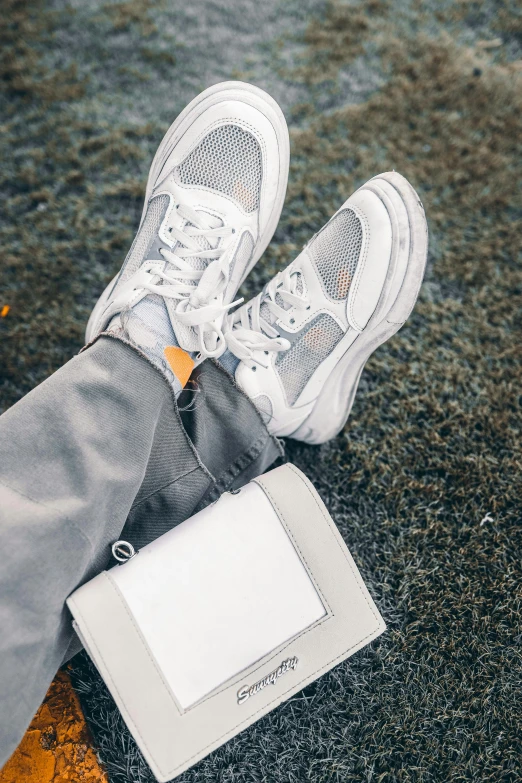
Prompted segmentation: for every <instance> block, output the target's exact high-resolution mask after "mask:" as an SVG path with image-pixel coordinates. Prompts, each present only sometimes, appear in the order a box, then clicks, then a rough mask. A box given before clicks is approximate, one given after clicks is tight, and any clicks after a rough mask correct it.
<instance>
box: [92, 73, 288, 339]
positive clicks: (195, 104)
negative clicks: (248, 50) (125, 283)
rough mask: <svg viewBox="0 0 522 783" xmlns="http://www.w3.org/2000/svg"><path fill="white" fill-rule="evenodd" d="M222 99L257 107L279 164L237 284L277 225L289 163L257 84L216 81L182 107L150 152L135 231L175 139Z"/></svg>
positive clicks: (272, 108) (279, 124)
mask: <svg viewBox="0 0 522 783" xmlns="http://www.w3.org/2000/svg"><path fill="white" fill-rule="evenodd" d="M224 100H240V101H246V102H247V103H250V104H251V105H252V106H255V107H257V108H259V110H260V111H262V112H263V114H265V116H266V117H267V118H268V119H269V121H270V123H271V125H272V127H273V128H274V131H275V134H276V137H277V142H278V146H279V155H280V163H281V165H280V172H279V173H280V177H279V182H278V188H277V196H276V198H275V199H274V203H273V205H272V211H271V213H270V218H269V220H268V222H267V225H266V227H265V230H264V231H263V233H262V234H260V236H259V239H258V241H257V247H256V252H255V253H254V256H253V258H252V261H251V262H250V264H249V266H248V268H247V269H246V270H245V273H244V275H243V277H242V278H241V281H240V283H239V285H241V284H242V283H243V281H244V280H245V278H246V277H247V275H248V274H249V273H250V271H251V270H252V269H253V267H254V266H255V265H256V263H257V262H258V261H259V259H260V258H261V256H262V255H263V253H264V252H265V250H266V248H267V247H268V244H269V242H270V240H271V239H272V237H273V235H274V232H275V230H276V228H277V224H278V222H279V218H280V215H281V211H282V209H283V204H284V200H285V195H286V188H287V183H288V168H289V165H290V140H289V136H288V127H287V124H286V120H285V117H284V114H283V112H282V111H281V109H280V107H279V105H278V104H277V103H276V101H275V100H274V99H273V98H272V97H271V96H270V95H268V93H266V92H265V91H264V90H261V89H260V88H259V87H255V86H254V85H253V84H247V83H246V82H221V83H220V84H215V85H214V86H213V87H209V88H208V89H206V90H204V91H203V92H202V93H200V94H199V95H197V96H196V97H195V98H194V99H193V100H192V101H191V102H190V103H189V104H188V105H187V106H186V107H185V108H184V109H183V111H182V112H181V114H179V115H178V117H176V119H175V120H174V122H173V123H172V125H171V126H170V128H169V129H168V131H167V132H166V134H165V136H164V137H163V139H162V140H161V142H160V144H159V147H158V149H157V150H156V154H155V155H154V158H153V160H152V164H151V167H150V170H149V176H148V178H147V187H146V191H145V200H144V203H143V210H142V213H141V219H140V225H139V227H138V231H139V229H140V228H141V224H142V222H143V220H144V217H145V213H146V211H147V204H148V202H149V198H150V196H151V194H152V192H153V190H154V189H155V188H156V187H157V185H158V183H159V182H160V181H161V173H162V169H163V167H164V165H165V162H166V161H167V160H168V158H169V156H170V154H171V152H172V150H173V149H174V147H175V146H176V144H177V143H178V141H179V139H180V138H181V137H182V136H183V135H184V133H185V132H186V130H187V128H188V127H190V125H191V124H192V123H193V122H194V120H195V119H196V118H197V117H198V116H199V115H200V114H202V113H203V112H204V111H206V110H207V109H208V108H210V106H213V105H214V104H216V103H220V102H221V101H224ZM113 283H114V278H113V280H111V282H110V283H109V284H108V285H107V287H106V288H105V290H104V291H103V293H102V295H101V296H100V298H99V300H98V302H97V303H96V305H95V307H94V310H93V311H92V313H91V315H90V317H89V321H88V323H87V328H86V331H85V340H86V342H87V343H89V342H90V340H91V339H92V337H93V335H92V334H91V332H92V330H93V327H94V323H95V322H96V321H97V315H98V313H99V312H100V310H102V309H105V306H106V303H107V300H108V299H109V297H110V292H111V291H112V287H113ZM238 288H239V286H238ZM236 291H237V289H236ZM236 291H234V292H231V294H230V296H229V297H228V298H229V301H232V299H233V298H234V296H235V293H236Z"/></svg>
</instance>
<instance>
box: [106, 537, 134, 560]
mask: <svg viewBox="0 0 522 783" xmlns="http://www.w3.org/2000/svg"><path fill="white" fill-rule="evenodd" d="M111 551H112V556H113V558H114V559H115V560H117V561H118V563H126V562H127V561H128V560H132V558H133V557H136V555H137V554H138V553H137V552H136V550H135V549H134V547H133V546H132V544H129V542H128V541H115V542H114V544H113V545H112V547H111Z"/></svg>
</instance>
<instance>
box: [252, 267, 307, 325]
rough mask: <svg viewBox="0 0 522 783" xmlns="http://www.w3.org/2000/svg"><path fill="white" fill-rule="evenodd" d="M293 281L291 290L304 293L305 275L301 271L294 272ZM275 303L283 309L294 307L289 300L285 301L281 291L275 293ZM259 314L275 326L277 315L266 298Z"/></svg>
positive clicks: (295, 292)
mask: <svg viewBox="0 0 522 783" xmlns="http://www.w3.org/2000/svg"><path fill="white" fill-rule="evenodd" d="M292 281H293V285H292V288H291V292H292V293H293V294H298V295H300V294H302V293H303V275H302V273H301V272H294V274H293V275H292ZM275 303H276V304H277V305H279V307H282V309H283V310H290V308H291V307H292V305H291V304H289V303H288V302H285V300H284V299H283V297H282V296H281V294H280V293H276V295H275ZM259 315H260V316H261V318H262V319H263V320H264V321H266V322H267V323H269V324H270V326H273V325H274V324H275V322H276V321H277V316H276V315H275V314H274V313H273V312H272V311H271V310H270V308H269V306H268V304H267V301H266V300H265V301H264V302H263V303H262V304H261V307H260V308H259Z"/></svg>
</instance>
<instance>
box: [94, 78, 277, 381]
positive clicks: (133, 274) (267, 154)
mask: <svg viewBox="0 0 522 783" xmlns="http://www.w3.org/2000/svg"><path fill="white" fill-rule="evenodd" d="M288 164H289V139H288V129H287V126H286V122H285V119H284V117H283V114H282V112H281V110H280V108H279V106H278V105H277V103H276V102H275V101H274V100H273V99H272V98H271V97H270V96H269V95H267V93H265V92H264V91H263V90H260V89H259V88H257V87H254V86H252V85H249V84H244V83H242V82H224V83H222V84H217V85H215V86H214V87H211V88H210V89H208V90H205V91H204V92H203V93H201V95H199V96H197V97H196V98H195V99H194V100H193V101H192V102H191V103H190V104H189V105H188V106H187V107H186V109H185V110H184V111H183V112H182V113H181V114H180V115H179V117H178V118H177V119H176V120H175V122H174V123H173V124H172V125H171V127H170V128H169V130H168V131H167V133H166V135H165V137H164V139H163V141H162V142H161V144H160V146H159V148H158V151H157V153H156V156H155V157H154V160H153V162H152V166H151V169H150V173H149V178H148V182H147V191H146V196H145V205H144V208H143V215H142V219H141V224H140V227H139V230H138V233H137V235H136V238H135V240H134V243H133V245H132V247H131V249H130V251H129V253H128V255H127V258H126V259H125V262H124V264H123V267H122V269H121V271H120V272H119V274H118V275H117V276H116V277H115V278H114V280H112V281H111V283H110V284H109V285H108V286H107V288H106V290H105V291H104V292H103V294H102V296H101V298H100V299H99V301H98V303H97V305H96V306H95V308H94V310H93V312H92V315H91V317H90V319H89V323H88V325H87V331H86V340H87V342H91V341H92V340H93V339H94V338H95V337H97V336H98V335H99V334H100V333H102V332H104V331H105V330H109V332H110V333H112V334H113V335H114V336H118V337H120V338H121V339H124V340H126V341H127V342H130V343H131V344H133V345H134V346H136V347H137V348H139V349H140V350H141V351H142V352H143V353H144V354H145V355H146V356H147V357H148V358H149V359H150V360H151V361H152V362H153V363H155V364H156V365H158V366H159V368H160V369H161V370H163V371H164V372H165V373H166V374H167V375H168V376H169V379H170V380H171V382H172V384H173V386H174V387H175V389H176V391H179V388H181V387H183V386H184V385H185V382H186V380H187V379H188V376H189V375H190V372H191V370H192V368H193V367H194V364H196V363H198V362H200V361H202V360H203V359H204V358H206V357H207V356H219V355H220V354H221V353H222V352H223V351H224V350H225V347H226V346H225V341H224V338H223V333H222V325H223V320H224V317H225V314H226V311H227V310H228V309H229V308H230V306H231V303H232V300H233V298H234V295H235V293H236V291H237V289H238V288H239V286H240V284H241V283H242V281H243V280H244V278H245V277H246V276H247V274H248V273H249V271H250V270H251V269H252V267H253V266H254V264H255V263H256V261H257V260H258V259H259V258H260V256H261V254H262V253H263V252H264V250H265V248H266V246H267V245H268V243H269V241H270V239H271V238H272V234H273V233H274V231H275V228H276V226H277V223H278V220H279V216H280V213H281V209H282V206H283V201H284V197H285V192H286V186H287V179H288ZM178 387H179V388H178Z"/></svg>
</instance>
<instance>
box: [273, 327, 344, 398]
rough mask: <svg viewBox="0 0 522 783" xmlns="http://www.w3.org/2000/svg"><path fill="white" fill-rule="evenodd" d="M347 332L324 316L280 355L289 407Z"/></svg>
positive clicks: (278, 363)
mask: <svg viewBox="0 0 522 783" xmlns="http://www.w3.org/2000/svg"><path fill="white" fill-rule="evenodd" d="M342 336H343V330H342V329H341V327H340V326H339V324H338V323H337V322H336V321H334V319H333V318H332V317H331V316H330V315H327V314H326V313H321V314H320V315H318V316H317V317H316V318H314V319H313V321H311V322H310V323H309V324H308V325H307V326H305V327H304V328H303V330H302V331H301V333H300V334H299V336H298V337H297V340H296V341H295V342H294V343H293V344H292V346H291V347H290V348H289V349H288V351H284V352H281V353H279V354H278V355H277V359H276V362H275V366H276V368H277V371H278V373H279V376H280V378H281V381H282V383H283V387H284V390H285V393H286V398H287V400H288V403H289V405H293V404H294V403H295V401H296V400H297V398H298V397H299V395H300V394H301V392H302V391H303V389H304V387H305V386H306V384H307V383H308V381H309V380H310V378H311V377H312V375H313V374H314V372H315V370H316V369H317V368H318V367H319V365H320V364H321V362H322V361H324V359H326V357H327V356H328V355H329V354H330V353H331V352H332V351H333V349H334V348H335V346H336V345H337V343H338V342H339V340H340V339H341V337H342Z"/></svg>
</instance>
